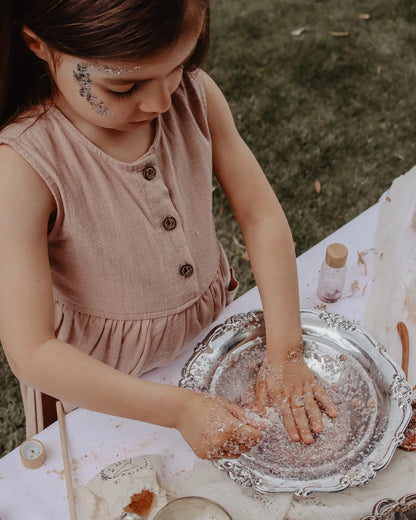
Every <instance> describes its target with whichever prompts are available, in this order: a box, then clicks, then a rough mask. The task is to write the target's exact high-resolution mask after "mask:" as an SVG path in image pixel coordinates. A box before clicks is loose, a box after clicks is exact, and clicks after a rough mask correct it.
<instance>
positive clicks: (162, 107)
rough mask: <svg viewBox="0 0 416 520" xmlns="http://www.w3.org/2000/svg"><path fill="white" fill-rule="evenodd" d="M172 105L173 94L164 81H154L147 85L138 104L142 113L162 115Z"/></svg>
mask: <svg viewBox="0 0 416 520" xmlns="http://www.w3.org/2000/svg"><path fill="white" fill-rule="evenodd" d="M171 103H172V100H171V92H170V90H169V88H168V85H167V83H166V82H165V81H163V80H153V81H151V82H149V83H148V84H147V85H146V88H145V89H144V90H143V91H142V96H141V97H140V101H139V102H138V107H139V109H140V110H141V111H142V112H148V113H157V114H162V113H163V112H167V111H168V110H169V108H170V105H171Z"/></svg>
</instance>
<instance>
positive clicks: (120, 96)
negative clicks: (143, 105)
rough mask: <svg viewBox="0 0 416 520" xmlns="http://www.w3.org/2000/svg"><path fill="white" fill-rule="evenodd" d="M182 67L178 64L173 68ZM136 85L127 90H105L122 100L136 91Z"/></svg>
mask: <svg viewBox="0 0 416 520" xmlns="http://www.w3.org/2000/svg"><path fill="white" fill-rule="evenodd" d="M184 67H185V65H179V67H177V68H176V69H175V71H178V70H183V69H184ZM175 71H174V72H175ZM137 86H138V85H137V84H136V85H133V86H132V87H131V89H130V90H127V92H116V91H115V90H107V92H108V93H109V94H110V96H114V97H115V98H117V99H120V100H123V99H128V98H131V97H132V96H133V94H134V92H135V91H136V89H137Z"/></svg>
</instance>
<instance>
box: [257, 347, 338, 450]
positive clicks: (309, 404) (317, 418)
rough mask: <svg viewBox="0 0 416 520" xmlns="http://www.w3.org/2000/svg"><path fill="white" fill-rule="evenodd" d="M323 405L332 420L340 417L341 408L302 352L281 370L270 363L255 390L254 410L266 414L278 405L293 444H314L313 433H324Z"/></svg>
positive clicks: (287, 362)
mask: <svg viewBox="0 0 416 520" xmlns="http://www.w3.org/2000/svg"><path fill="white" fill-rule="evenodd" d="M318 403H320V404H321V405H322V406H323V408H324V410H325V412H326V414H327V415H328V416H329V417H336V415H337V408H336V406H335V404H334V402H333V400H332V399H331V397H330V396H329V395H328V393H327V392H326V391H325V390H324V389H323V388H322V386H321V385H320V384H319V383H318V381H317V379H316V378H315V376H314V375H313V373H312V372H311V370H310V369H309V367H308V366H307V364H306V363H305V361H304V359H303V356H302V354H301V353H300V354H299V355H298V356H296V357H295V358H294V359H289V360H287V361H284V362H283V363H282V365H281V366H280V367H279V368H275V367H270V366H269V365H268V363H267V361H266V362H264V363H263V365H262V367H261V368H260V371H259V375H258V377H257V381H256V388H255V403H254V408H253V409H254V410H255V411H257V412H258V413H262V412H264V408H265V407H266V406H268V405H277V407H278V408H280V410H281V412H282V416H283V423H284V425H285V427H286V430H287V432H288V434H289V436H290V438H291V439H292V440H293V441H300V440H302V441H303V442H304V443H306V444H311V443H313V435H312V431H314V432H316V433H320V432H321V431H322V430H323V423H322V412H321V408H320V407H319V406H318Z"/></svg>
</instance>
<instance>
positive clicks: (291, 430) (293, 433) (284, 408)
mask: <svg viewBox="0 0 416 520" xmlns="http://www.w3.org/2000/svg"><path fill="white" fill-rule="evenodd" d="M280 410H281V412H282V417H283V424H284V425H285V428H286V431H287V433H288V434H289V437H290V438H291V439H292V441H295V442H299V441H300V435H299V432H298V429H297V426H296V423H295V420H294V418H293V414H292V410H291V408H290V405H289V400H288V398H287V397H285V398H284V399H283V401H282V402H281V403H280Z"/></svg>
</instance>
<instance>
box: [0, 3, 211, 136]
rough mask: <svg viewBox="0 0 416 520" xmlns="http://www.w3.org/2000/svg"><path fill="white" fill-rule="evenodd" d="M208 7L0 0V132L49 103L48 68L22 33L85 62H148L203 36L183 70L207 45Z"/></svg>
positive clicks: (193, 65)
mask: <svg viewBox="0 0 416 520" xmlns="http://www.w3.org/2000/svg"><path fill="white" fill-rule="evenodd" d="M208 4H209V0H0V23H1V28H0V29H1V32H0V49H1V53H0V129H1V128H3V127H4V126H5V125H6V124H8V123H9V122H10V121H12V120H13V119H14V118H15V117H16V116H18V115H19V114H21V113H22V112H24V111H26V110H28V109H30V108H32V107H34V106H36V105H39V104H42V103H45V102H47V101H48V100H49V99H50V98H51V88H52V82H51V78H50V75H49V69H48V66H47V64H46V63H45V62H44V61H43V60H41V59H39V58H37V57H36V56H35V55H34V54H33V53H32V52H31V51H30V50H29V49H28V47H27V46H26V44H25V42H24V40H23V37H22V27H23V26H24V25H26V26H28V27H29V28H30V29H31V30H32V31H33V32H34V33H35V34H36V35H37V36H38V37H39V38H41V39H42V40H43V41H44V42H45V43H46V44H47V45H48V47H49V48H50V49H51V50H52V51H57V52H59V53H63V54H68V55H71V56H76V57H79V58H84V59H88V60H91V59H95V60H100V59H114V60H123V59H126V60H128V59H130V60H136V59H138V60H139V59H140V58H149V57H152V56H156V55H157V54H158V53H160V52H162V51H164V50H166V49H168V48H169V47H171V46H172V45H173V44H175V43H176V42H177V41H178V40H179V38H180V36H181V35H182V34H183V33H184V32H186V31H192V30H198V29H199V26H200V23H201V20H202V21H203V29H202V32H201V34H200V37H199V39H198V42H197V46H196V48H195V51H194V53H193V55H192V56H191V58H190V59H189V61H188V62H187V63H186V66H185V68H186V69H187V70H190V69H193V68H196V67H198V66H199V65H200V64H201V62H202V60H203V59H204V57H205V55H206V52H207V50H208V44H209V5H208Z"/></svg>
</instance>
